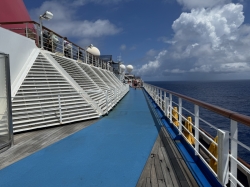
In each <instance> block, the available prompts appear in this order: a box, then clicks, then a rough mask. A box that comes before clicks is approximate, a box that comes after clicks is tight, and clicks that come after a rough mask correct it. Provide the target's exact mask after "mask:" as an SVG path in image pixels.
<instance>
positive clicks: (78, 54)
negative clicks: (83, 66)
mask: <svg viewBox="0 0 250 187" xmlns="http://www.w3.org/2000/svg"><path fill="white" fill-rule="evenodd" d="M79 56H80V48H79V47H78V53H77V59H78V60H79Z"/></svg>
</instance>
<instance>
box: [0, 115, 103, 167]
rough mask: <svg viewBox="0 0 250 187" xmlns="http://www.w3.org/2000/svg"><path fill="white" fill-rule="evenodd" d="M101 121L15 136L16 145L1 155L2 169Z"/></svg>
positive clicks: (85, 122)
mask: <svg viewBox="0 0 250 187" xmlns="http://www.w3.org/2000/svg"><path fill="white" fill-rule="evenodd" d="M98 120H99V119H94V120H88V121H83V122H78V123H72V124H68V125H61V126H55V127H51V128H45V129H38V130H33V131H28V132H23V133H19V134H15V135H14V145H13V146H12V147H11V148H10V149H8V150H6V151H5V152H3V153H1V154H0V169H3V168H5V167H6V166H8V165H11V164H12V163H14V162H17V161H18V160H21V159H22V158H25V157H27V156H29V155H31V154H32V153H35V152H37V151H39V150H40V149H43V148H45V147H47V146H49V145H51V144H53V143H55V142H57V141H59V140H61V139H63V138H65V137H67V136H69V135H71V134H73V133H75V132H77V131H79V130H81V129H83V128H85V127H87V126H89V125H91V124H93V123H95V122H96V121H98Z"/></svg>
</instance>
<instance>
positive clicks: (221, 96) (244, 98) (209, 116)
mask: <svg viewBox="0 0 250 187" xmlns="http://www.w3.org/2000/svg"><path fill="white" fill-rule="evenodd" d="M146 83H149V84H152V85H155V86H158V87H161V88H165V89H167V90H170V91H174V92H177V93H180V94H183V95H186V96H189V97H192V98H195V99H198V100H201V101H204V102H207V103H210V104H213V105H216V106H219V107H222V108H225V109H228V110H232V111H235V112H238V113H240V114H243V115H247V116H250V80H237V81H213V82H188V81H151V82H149V81H146ZM173 101H174V102H176V103H178V100H177V98H175V97H174V98H173ZM183 107H184V108H186V109H187V110H188V111H190V112H192V113H193V112H194V105H193V104H190V103H188V102H185V101H183ZM183 113H184V116H191V115H190V114H189V112H187V111H185V110H184V111H183ZM200 117H201V118H202V119H204V120H206V121H207V122H209V123H211V124H212V125H214V126H216V127H217V128H220V129H223V130H229V129H230V120H229V119H227V118H225V117H222V116H220V115H218V114H215V113H213V112H210V111H208V110H206V109H202V108H200ZM200 127H201V128H203V129H204V130H206V131H207V132H208V133H210V134H211V135H212V136H214V137H215V136H216V134H217V132H216V131H215V130H214V129H213V128H210V127H209V126H208V125H207V124H205V123H203V122H201V121H200ZM238 127H239V129H238V130H239V134H238V136H239V137H238V139H239V140H240V141H241V142H242V143H244V144H246V145H247V146H249V147H250V127H249V126H246V125H244V124H239V125H238ZM238 156H239V157H241V158H242V159H243V160H245V161H246V162H248V163H249V164H250V152H249V151H248V150H246V149H245V148H242V147H241V146H238Z"/></svg>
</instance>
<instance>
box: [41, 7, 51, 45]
mask: <svg viewBox="0 0 250 187" xmlns="http://www.w3.org/2000/svg"><path fill="white" fill-rule="evenodd" d="M52 18H53V14H52V13H51V12H49V11H46V12H44V14H43V15H40V16H39V21H40V35H41V48H42V49H43V25H42V20H43V19H45V20H50V19H52Z"/></svg>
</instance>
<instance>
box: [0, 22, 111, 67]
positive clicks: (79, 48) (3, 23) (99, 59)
mask: <svg viewBox="0 0 250 187" xmlns="http://www.w3.org/2000/svg"><path fill="white" fill-rule="evenodd" d="M10 24H34V25H37V27H39V28H40V24H39V23H37V22H35V21H19V22H0V26H1V25H10ZM26 29H27V27H26ZM42 29H45V30H47V31H49V32H52V33H53V34H55V35H56V36H58V37H59V38H61V39H63V41H67V42H69V43H70V44H71V45H72V47H73V46H74V47H76V48H78V50H79V51H83V52H84V53H86V54H87V56H93V57H94V58H95V59H97V61H98V62H99V61H101V62H104V63H106V64H108V63H109V62H106V61H103V60H102V59H101V58H100V57H99V56H95V55H93V54H91V53H89V52H88V51H87V50H86V49H84V48H82V47H80V46H79V45H77V44H75V43H73V42H71V41H69V40H65V39H64V37H63V36H61V35H60V34H58V33H56V32H54V31H52V30H51V29H49V28H47V27H45V26H42ZM71 58H72V57H71ZM78 58H79V56H78ZM98 67H99V66H98ZM107 68H108V70H109V71H113V67H112V66H108V65H105V68H103V67H102V69H107Z"/></svg>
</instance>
